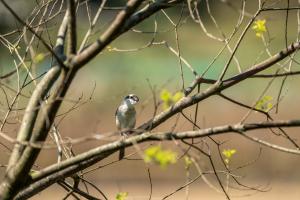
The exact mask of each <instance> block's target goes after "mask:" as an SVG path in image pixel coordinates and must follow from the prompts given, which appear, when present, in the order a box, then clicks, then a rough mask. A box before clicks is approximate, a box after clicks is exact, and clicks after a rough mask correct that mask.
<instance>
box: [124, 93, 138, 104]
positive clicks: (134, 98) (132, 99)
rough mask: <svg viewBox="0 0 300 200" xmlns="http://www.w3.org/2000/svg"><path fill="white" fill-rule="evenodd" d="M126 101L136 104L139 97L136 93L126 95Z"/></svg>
mask: <svg viewBox="0 0 300 200" xmlns="http://www.w3.org/2000/svg"><path fill="white" fill-rule="evenodd" d="M124 101H125V102H128V103H130V104H131V105H134V104H136V103H138V102H139V98H138V96H136V95H135V94H129V95H127V96H126V97H124Z"/></svg>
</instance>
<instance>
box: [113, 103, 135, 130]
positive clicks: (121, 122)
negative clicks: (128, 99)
mask: <svg viewBox="0 0 300 200" xmlns="http://www.w3.org/2000/svg"><path fill="white" fill-rule="evenodd" d="M135 115H136V111H135V109H134V106H133V105H128V104H122V105H121V106H119V108H118V110H117V112H116V125H117V127H118V129H119V130H127V129H133V128H134V126H135V121H136V120H135Z"/></svg>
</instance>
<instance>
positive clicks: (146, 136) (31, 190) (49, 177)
mask: <svg viewBox="0 0 300 200" xmlns="http://www.w3.org/2000/svg"><path fill="white" fill-rule="evenodd" d="M299 126H300V120H289V121H272V122H269V121H266V122H261V123H249V124H234V125H224V126H217V127H213V128H207V129H202V130H197V131H185V132H178V133H174V132H163V133H149V132H146V133H143V134H141V135H137V136H133V137H130V138H127V139H125V140H119V141H116V142H112V143H109V144H105V145H103V146H100V147H97V148H94V149H92V150H90V151H88V152H85V153H82V154H79V155H77V156H75V157H72V158H70V159H68V160H65V161H62V162H61V163H59V164H54V165H51V166H49V167H47V168H45V169H43V170H41V171H40V172H37V173H36V174H34V175H32V180H33V182H32V184H30V185H29V186H28V187H27V188H25V189H24V190H23V191H21V192H20V193H19V194H18V195H17V198H16V199H24V198H29V197H31V196H33V195H34V194H36V193H38V192H39V191H41V190H42V189H44V188H46V187H48V186H50V185H52V184H53V183H55V182H56V181H58V180H60V179H63V178H66V177H68V176H70V175H72V174H74V173H76V172H78V171H80V170H83V169H85V168H87V167H88V166H91V165H93V164H95V163H96V162H99V161H101V160H103V159H104V158H106V157H108V156H109V155H111V154H113V153H114V152H116V151H118V150H119V149H120V148H124V147H129V146H132V145H133V144H136V143H142V142H147V141H163V140H174V139H176V140H182V139H191V138H201V137H206V136H213V135H219V134H224V133H229V132H235V133H238V134H243V135H245V134H244V132H246V131H251V130H257V129H267V128H274V127H277V128H278V127H299ZM245 136H246V137H249V136H247V135H245ZM250 139H251V138H250ZM251 140H255V138H254V139H251ZM257 142H260V143H261V144H264V145H266V146H268V143H266V142H261V141H259V140H257ZM268 147H270V148H273V149H276V150H279V151H283V152H286V153H292V154H297V155H300V151H299V150H294V149H288V148H285V147H281V146H276V145H272V146H268Z"/></svg>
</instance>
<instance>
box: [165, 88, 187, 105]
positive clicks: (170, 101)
mask: <svg viewBox="0 0 300 200" xmlns="http://www.w3.org/2000/svg"><path fill="white" fill-rule="evenodd" d="M183 96H184V95H183V93H182V92H176V93H175V94H174V95H172V93H171V92H169V91H168V90H166V89H163V90H162V91H161V93H160V99H161V100H162V102H163V108H164V110H166V109H168V108H169V107H170V106H172V105H174V104H175V103H176V102H177V101H179V100H180V99H181V98H182V97H183Z"/></svg>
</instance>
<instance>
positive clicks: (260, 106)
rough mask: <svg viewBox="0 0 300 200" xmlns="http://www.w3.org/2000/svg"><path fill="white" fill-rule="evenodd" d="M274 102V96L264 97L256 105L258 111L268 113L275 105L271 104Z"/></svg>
mask: <svg viewBox="0 0 300 200" xmlns="http://www.w3.org/2000/svg"><path fill="white" fill-rule="evenodd" d="M272 100H273V97H272V96H263V97H262V98H261V99H260V100H259V101H258V102H257V103H256V105H255V108H256V109H257V110H261V111H265V112H268V111H269V110H270V109H271V108H272V107H273V104H272V103H271V102H270V101H272Z"/></svg>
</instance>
